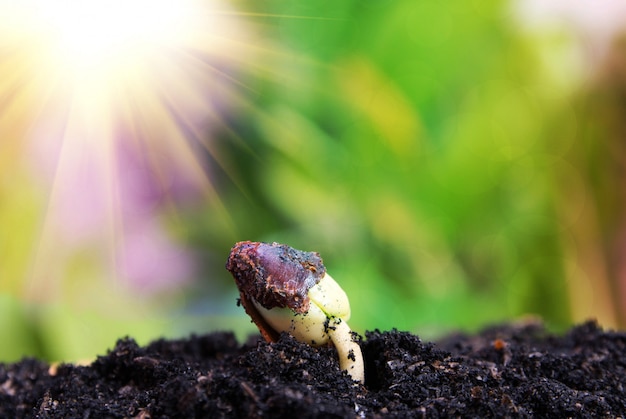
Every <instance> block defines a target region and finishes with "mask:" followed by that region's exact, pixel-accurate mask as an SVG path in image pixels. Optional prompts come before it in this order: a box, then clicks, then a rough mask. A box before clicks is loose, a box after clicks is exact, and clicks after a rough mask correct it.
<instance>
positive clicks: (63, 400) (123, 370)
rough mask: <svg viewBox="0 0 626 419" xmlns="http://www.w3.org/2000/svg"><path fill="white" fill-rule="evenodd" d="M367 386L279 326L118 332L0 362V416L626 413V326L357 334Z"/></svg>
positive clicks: (327, 351)
mask: <svg viewBox="0 0 626 419" xmlns="http://www.w3.org/2000/svg"><path fill="white" fill-rule="evenodd" d="M361 346H362V349H363V355H364V357H365V366H366V383H365V386H355V385H353V383H352V382H351V380H350V379H349V377H348V376H347V375H346V374H345V373H343V372H341V371H340V370H339V367H338V362H337V359H336V353H335V351H334V349H333V348H312V347H310V346H308V345H306V344H302V343H299V342H297V341H295V340H294V339H293V338H291V337H289V336H287V335H283V336H281V338H280V339H279V341H278V342H277V343H272V344H268V343H265V342H262V341H260V340H257V339H252V340H251V341H250V342H249V343H248V344H245V345H240V344H238V342H237V341H236V339H235V338H234V336H233V335H232V334H231V333H215V334H210V335H206V336H192V337H190V338H189V339H182V340H158V341H155V342H153V343H151V344H149V345H148V346H146V347H139V346H138V345H137V344H136V343H135V342H134V341H133V340H132V339H128V338H126V339H122V340H120V341H118V342H117V345H116V346H115V347H114V348H113V349H112V350H111V351H109V353H108V354H107V355H105V356H101V357H98V359H97V360H96V361H95V362H93V363H92V364H91V365H89V366H75V365H60V366H58V367H52V368H51V367H50V366H49V365H48V364H46V363H45V362H41V361H38V360H34V359H24V360H22V361H21V362H18V363H14V364H4V365H2V364H0V417H2V418H24V417H35V418H194V417H203V418H220V417H227V418H235V417H245V418H255V417H271V418H281V417H285V418H298V419H303V418H314V417H315V418H331V417H337V418H360V417H364V418H378V417H399V418H407V417H429V418H437V417H464V418H465V417H481V418H484V417H499V418H501V417H541V418H548V417H554V418H566V417H594V418H595V417H606V418H616V417H622V418H624V417H626V371H625V369H626V333H618V332H607V331H603V330H601V329H600V328H599V327H598V326H597V325H596V324H595V323H592V322H589V323H586V324H583V325H581V326H578V327H575V328H573V329H572V330H570V331H569V333H567V334H566V335H564V336H553V335H550V334H548V333H547V332H546V331H545V329H544V328H543V327H542V326H540V325H539V324H536V323H530V324H529V323H526V324H523V325H504V326H498V327H494V328H490V329H487V330H484V331H483V332H481V333H479V334H476V335H455V336H450V337H448V338H446V339H445V340H444V341H441V342H439V343H437V344H433V343H424V342H422V341H421V340H420V339H419V338H418V337H417V336H415V335H412V334H409V333H405V332H398V331H395V330H394V331H390V332H380V331H374V332H368V333H367V334H366V337H365V339H364V340H363V341H362V342H361Z"/></svg>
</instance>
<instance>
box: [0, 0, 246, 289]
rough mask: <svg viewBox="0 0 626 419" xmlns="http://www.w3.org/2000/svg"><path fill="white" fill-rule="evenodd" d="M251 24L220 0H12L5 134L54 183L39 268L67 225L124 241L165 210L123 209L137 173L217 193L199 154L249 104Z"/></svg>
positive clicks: (3, 90)
mask: <svg viewBox="0 0 626 419" xmlns="http://www.w3.org/2000/svg"><path fill="white" fill-rule="evenodd" d="M248 31H249V28H247V27H245V26H244V25H243V23H242V22H241V21H240V19H239V15H238V13H236V12H233V11H232V10H230V9H229V8H228V7H227V6H226V5H225V4H223V3H222V2H219V1H216V0H204V1H201V0H176V1H165V0H20V1H12V0H0V108H1V111H2V112H0V139H1V141H2V142H3V143H4V149H5V150H6V149H8V148H11V149H13V150H17V149H19V150H22V154H25V155H28V156H29V159H30V160H31V162H34V165H36V166H37V171H39V173H40V174H43V175H44V176H43V178H44V179H45V182H47V183H48V187H49V191H50V192H49V199H48V206H47V211H46V220H45V223H44V224H43V226H42V235H41V240H40V242H41V243H40V244H39V246H38V247H39V250H38V252H37V253H38V255H37V263H36V266H38V267H39V268H35V272H34V275H33V277H35V278H37V277H42V278H43V277H50V276H54V273H53V272H50V271H49V267H50V266H51V263H50V262H51V261H52V260H53V259H55V258H59V257H63V255H62V254H59V250H58V249H54V248H55V244H56V243H58V241H59V240H60V239H59V233H63V234H66V233H67V232H68V231H69V232H70V233H71V231H72V229H74V230H75V231H74V233H75V234H69V236H70V239H67V240H78V241H80V240H82V239H83V238H84V237H83V236H85V235H91V236H95V235H98V234H102V231H106V235H107V236H108V239H109V240H108V241H109V243H108V247H109V248H116V249H119V248H120V247H123V246H124V243H121V242H123V241H124V240H126V239H125V237H132V236H133V232H132V231H130V233H129V231H127V230H129V229H131V230H132V229H133V228H134V227H133V225H142V223H144V222H145V221H144V220H145V219H146V218H150V216H154V215H153V214H151V215H150V214H148V216H147V217H146V214H139V215H138V216H137V217H138V218H137V220H130V221H126V220H124V219H123V218H122V217H121V215H122V214H128V213H133V211H135V212H138V211H139V212H140V210H137V209H134V208H130V207H129V206H131V207H132V202H133V198H132V196H133V191H132V189H133V188H136V187H137V186H136V185H134V184H133V183H134V182H138V180H137V176H135V175H136V174H137V171H140V172H144V173H142V174H141V176H140V178H142V179H144V180H145V178H146V177H150V178H152V180H153V183H154V185H156V188H157V189H158V191H157V192H158V193H167V189H168V188H169V187H170V186H171V185H172V184H174V183H176V182H179V181H180V179H181V178H182V179H184V182H183V183H185V182H186V183H187V184H190V183H191V184H193V185H194V186H193V187H196V188H197V187H200V188H203V189H204V191H207V192H209V193H212V192H211V186H210V181H209V180H208V179H207V178H206V175H205V171H204V168H203V164H202V161H201V159H199V158H198V152H197V151H198V149H199V148H200V147H201V146H202V145H203V144H204V143H205V141H206V136H207V132H208V131H210V129H211V128H212V127H213V126H215V125H220V124H222V119H221V117H220V115H221V113H223V112H224V111H225V110H227V109H228V108H229V107H231V106H232V105H233V104H235V103H236V102H237V101H238V99H237V96H236V93H235V92H236V91H237V89H235V87H236V86H237V85H238V81H237V80H238V74H240V73H239V71H240V70H241V69H245V68H246V66H248V64H249V63H250V62H251V60H253V58H252V54H251V50H252V48H251V45H250V44H249V43H248V38H249V33H248ZM238 87H239V86H238ZM7 146H10V147H7ZM129 188H130V189H131V190H129ZM129 201H130V204H129ZM103 226H104V227H103ZM66 235H67V234H66ZM135 235H136V236H138V237H145V234H144V235H142V234H141V232H137V234H135ZM113 253H115V252H113ZM116 257H117V256H115V255H114V256H112V259H115V258H116ZM122 264H123V261H122ZM113 265H118V266H117V267H119V265H120V262H119V261H117V260H114V261H113ZM58 275H59V276H62V275H63V273H61V272H59V273H58ZM162 276H166V275H162ZM163 279H164V280H166V279H167V278H163ZM44 292H45V291H44Z"/></svg>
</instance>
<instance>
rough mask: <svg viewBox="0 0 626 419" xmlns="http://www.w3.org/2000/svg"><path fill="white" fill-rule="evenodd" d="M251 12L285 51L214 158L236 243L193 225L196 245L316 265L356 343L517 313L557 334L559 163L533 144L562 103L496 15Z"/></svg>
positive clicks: (450, 9) (323, 9) (363, 8)
mask: <svg viewBox="0 0 626 419" xmlns="http://www.w3.org/2000/svg"><path fill="white" fill-rule="evenodd" d="M250 7H252V8H253V9H254V4H250ZM263 12H264V13H267V14H268V15H271V16H273V18H272V17H268V18H267V22H266V23H267V27H268V28H269V29H270V30H271V31H273V32H272V34H273V36H274V37H277V38H278V44H279V45H284V46H286V51H287V52H284V53H281V54H278V53H277V54H275V56H274V57H273V59H274V62H273V63H272V64H271V67H272V68H274V69H275V71H276V73H277V76H276V77H272V78H265V79H263V78H259V79H256V80H255V82H256V83H255V84H253V87H252V90H253V91H254V94H253V98H252V102H251V103H250V108H249V109H250V111H249V112H245V113H244V114H243V116H242V118H241V119H240V120H239V121H237V126H236V129H235V130H234V132H233V133H230V135H227V136H225V138H223V139H222V140H223V141H222V142H221V143H220V144H219V147H218V150H219V152H217V153H215V155H216V156H217V157H216V158H217V159H219V160H220V161H221V162H222V165H223V166H225V167H227V170H225V171H224V172H223V173H222V176H220V179H221V183H220V192H219V195H220V197H221V199H222V203H223V205H224V206H225V208H226V210H227V212H228V213H229V214H230V216H231V217H232V224H230V223H229V225H235V226H236V228H234V229H232V230H228V231H227V230H226V229H223V228H221V227H220V226H218V225H215V223H214V222H213V221H212V220H214V219H215V217H214V216H212V215H211V214H206V213H203V214H202V215H201V218H200V219H194V222H193V225H194V227H197V226H199V225H203V226H204V227H203V228H202V229H199V230H196V233H197V235H198V236H197V237H196V238H197V239H198V240H199V241H201V242H203V243H204V245H205V246H206V247H207V248H209V249H211V250H212V252H214V253H217V252H219V249H220V248H221V249H225V248H227V247H228V246H230V245H232V243H233V242H235V241H239V240H257V241H278V242H283V243H287V244H290V245H292V246H294V247H297V248H302V249H306V250H316V251H319V252H320V253H321V255H322V257H323V258H324V261H325V263H326V265H327V267H328V269H329V271H330V272H331V273H332V274H333V276H334V277H335V278H336V279H337V280H338V281H339V282H340V283H341V284H342V285H343V286H344V288H345V289H346V291H347V292H348V295H349V296H350V297H351V302H352V306H353V315H352V320H351V324H352V325H354V326H353V327H355V328H356V329H357V330H359V331H361V332H362V331H363V330H365V329H373V328H381V329H388V328H391V327H397V328H400V329H409V330H412V331H415V332H419V333H420V334H426V335H429V334H430V335H433V334H438V333H441V332H443V331H446V330H449V329H450V328H459V327H460V328H466V329H467V328H469V329H472V328H476V327H478V326H479V325H483V324H485V323H489V322H496V321H500V320H504V319H511V318H515V317H518V316H521V315H524V314H528V313H533V314H538V315H540V316H542V317H543V318H545V319H546V321H547V322H548V323H549V324H551V325H552V326H553V327H563V326H565V325H567V324H568V323H569V322H570V321H571V318H570V311H569V310H570V308H569V306H568V295H567V290H566V286H565V278H564V271H563V266H562V263H561V259H562V253H561V243H560V240H561V238H560V236H559V229H560V223H559V221H558V214H556V212H555V209H554V206H553V202H552V201H551V194H552V188H553V186H552V182H551V171H550V166H551V164H552V159H553V158H555V157H557V156H558V153H560V152H561V150H560V148H559V147H558V144H557V145H555V144H553V143H551V142H550V141H548V139H546V138H545V133H544V131H545V124H546V121H547V119H548V118H549V117H550V115H551V114H553V113H554V112H555V108H556V107H557V106H558V105H559V97H560V96H561V95H563V94H564V93H565V92H563V91H555V88H554V87H553V86H550V85H546V81H547V76H546V74H545V72H544V71H543V70H542V65H541V63H540V62H539V59H538V57H537V56H536V55H535V53H534V50H533V48H532V45H531V44H530V43H529V42H528V41H526V40H525V39H524V38H523V37H522V36H521V35H520V34H519V33H518V31H516V29H515V25H514V22H513V21H512V20H510V19H509V18H508V17H507V10H506V8H505V4H503V2H500V1H488V2H481V4H480V5H478V4H476V3H475V2H466V3H464V4H457V3H455V4H454V5H452V4H450V3H448V4H444V3H440V2H431V1H420V2H414V1H367V2H362V1H339V2H334V1H333V2H330V1H326V2H315V3H314V4H311V3H305V2H291V3H288V4H285V3H283V2H270V3H269V5H268V6H267V8H266V9H263ZM281 16H285V17H281ZM287 16H291V17H287ZM293 16H300V17H301V18H293ZM216 238H217V240H216ZM229 241H230V243H229ZM224 254H226V253H224ZM223 276H224V278H225V279H224V280H225V281H228V280H229V278H227V277H226V275H225V274H223Z"/></svg>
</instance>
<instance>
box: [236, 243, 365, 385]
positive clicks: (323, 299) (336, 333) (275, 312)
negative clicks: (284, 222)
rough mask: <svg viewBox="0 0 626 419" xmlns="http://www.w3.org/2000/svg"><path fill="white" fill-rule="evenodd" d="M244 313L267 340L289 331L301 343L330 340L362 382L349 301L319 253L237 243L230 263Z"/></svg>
mask: <svg viewBox="0 0 626 419" xmlns="http://www.w3.org/2000/svg"><path fill="white" fill-rule="evenodd" d="M226 269H228V271H229V272H230V273H231V274H232V275H233V277H234V278H235V282H236V283H237V287H238V288H239V293H240V297H241V303H242V305H243V307H244V309H245V310H246V313H248V315H249V316H250V317H251V318H252V321H254V323H255V324H256V325H257V327H258V328H259V330H260V332H261V335H262V336H263V337H264V338H265V339H266V340H267V341H268V342H275V341H276V340H277V339H278V336H279V335H280V332H288V333H290V334H291V335H293V336H294V337H295V338H296V339H298V340H299V341H301V342H306V343H308V344H311V345H314V346H320V345H324V344H327V343H329V342H332V344H333V345H334V346H335V348H336V349H337V353H338V355H339V365H340V367H341V368H342V369H343V370H345V371H347V372H348V374H350V376H351V377H352V378H353V379H354V380H355V381H358V382H360V383H363V382H364V374H365V372H364V366H363V355H362V353H361V347H360V346H359V344H358V343H357V342H356V341H355V340H354V337H353V333H352V331H351V330H350V327H349V326H348V323H347V322H346V321H347V320H348V319H349V318H350V302H349V301H348V296H347V295H346V293H345V292H344V290H343V289H342V288H341V287H340V286H339V284H338V283H337V282H336V281H335V280H334V279H333V278H332V277H331V276H330V275H329V274H328V273H327V272H326V267H325V266H324V264H323V263H322V259H321V258H320V256H319V254H318V253H316V252H304V251H301V250H296V249H294V248H292V247H289V246H287V245H284V244H279V243H271V244H270V243H260V242H250V241H245V242H239V243H237V244H235V246H233V248H232V249H231V251H230V256H229V257H228V262H227V263H226Z"/></svg>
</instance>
